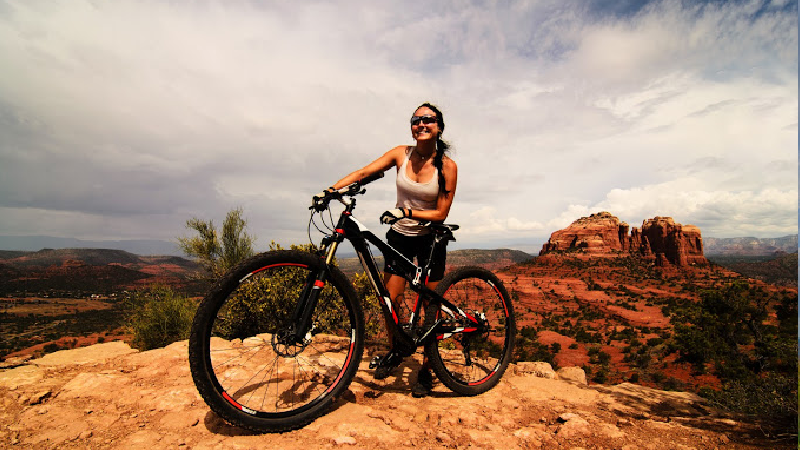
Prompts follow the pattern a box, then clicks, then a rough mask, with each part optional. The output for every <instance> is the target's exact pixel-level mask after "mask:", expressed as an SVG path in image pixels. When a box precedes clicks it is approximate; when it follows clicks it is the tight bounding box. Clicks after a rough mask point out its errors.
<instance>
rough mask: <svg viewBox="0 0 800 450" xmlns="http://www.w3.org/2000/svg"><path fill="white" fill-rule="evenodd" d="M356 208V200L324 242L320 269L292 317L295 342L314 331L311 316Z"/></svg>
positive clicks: (304, 292) (301, 297) (310, 276)
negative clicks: (346, 224)
mask: <svg viewBox="0 0 800 450" xmlns="http://www.w3.org/2000/svg"><path fill="white" fill-rule="evenodd" d="M353 208H355V199H352V203H351V204H349V205H347V206H346V208H345V210H344V211H343V212H342V215H341V216H340V217H339V224H338V225H337V226H336V230H334V232H333V234H331V235H330V236H326V237H325V238H324V239H323V240H322V248H321V249H320V251H321V252H322V253H321V254H320V265H319V266H320V267H319V270H318V271H317V273H316V274H313V273H309V275H308V278H306V283H305V286H304V287H303V292H302V293H301V294H300V298H299V299H298V302H297V307H296V308H295V311H294V315H292V319H293V320H292V327H293V329H291V330H290V332H291V334H292V335H293V338H294V340H295V342H298V343H300V342H303V340H305V336H306V334H308V332H309V331H313V330H312V324H311V316H312V315H313V314H314V310H315V309H316V308H317V303H318V301H319V296H320V294H321V293H322V290H323V289H324V288H325V282H326V280H327V278H328V273H329V271H330V266H331V264H332V263H333V257H334V256H336V249H337V248H338V247H339V244H340V243H342V242H343V241H344V230H343V227H344V223H345V221H346V220H347V218H346V216H348V215H350V214H352V210H353Z"/></svg>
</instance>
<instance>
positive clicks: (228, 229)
mask: <svg viewBox="0 0 800 450" xmlns="http://www.w3.org/2000/svg"><path fill="white" fill-rule="evenodd" d="M242 214H243V210H242V208H241V207H239V208H236V209H234V210H231V211H229V212H228V214H227V215H226V216H225V221H224V222H223V223H222V237H221V238H220V236H219V232H218V231H217V229H216V228H215V227H214V223H213V221H211V220H209V221H208V222H206V221H204V220H201V219H198V218H196V217H194V218H192V219H190V220H187V221H186V228H188V229H190V230H194V231H196V232H197V233H198V236H195V237H191V238H178V244H179V245H180V247H181V250H183V252H184V253H186V254H187V255H189V256H193V257H195V258H198V259H199V260H200V264H202V265H203V268H204V269H205V270H206V272H207V273H208V278H209V279H211V280H215V279H218V278H220V277H221V276H222V275H224V274H225V272H227V271H228V270H229V269H231V268H232V267H234V266H235V265H236V264H238V263H239V262H241V261H243V260H245V259H247V258H249V257H250V256H253V254H254V252H253V241H254V240H255V239H254V238H253V237H252V236H250V235H248V234H247V233H246V232H245V229H246V227H247V221H246V220H245V219H244V218H243V217H242Z"/></svg>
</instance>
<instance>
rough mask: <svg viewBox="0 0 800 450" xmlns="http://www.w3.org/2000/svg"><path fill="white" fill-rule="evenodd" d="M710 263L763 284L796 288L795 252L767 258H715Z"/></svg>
mask: <svg viewBox="0 0 800 450" xmlns="http://www.w3.org/2000/svg"><path fill="white" fill-rule="evenodd" d="M711 262H713V263H715V264H719V265H720V266H723V267H725V268H727V269H730V270H733V271H734V272H738V273H740V274H742V275H744V276H746V277H748V278H755V279H758V280H761V281H764V282H765V283H770V284H777V285H781V286H797V275H798V272H797V252H794V253H788V254H787V253H779V254H778V255H777V256H775V255H773V256H769V257H766V256H717V257H712V258H711Z"/></svg>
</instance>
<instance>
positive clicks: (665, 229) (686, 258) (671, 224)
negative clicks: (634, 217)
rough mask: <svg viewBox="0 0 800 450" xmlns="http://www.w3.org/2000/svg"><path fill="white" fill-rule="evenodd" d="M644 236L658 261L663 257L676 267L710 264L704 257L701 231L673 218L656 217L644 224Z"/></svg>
mask: <svg viewBox="0 0 800 450" xmlns="http://www.w3.org/2000/svg"><path fill="white" fill-rule="evenodd" d="M642 236H644V237H646V239H647V241H648V244H649V245H648V246H649V250H650V252H651V254H652V255H654V256H655V258H656V261H658V258H659V255H663V257H661V258H666V260H667V261H669V262H670V263H672V264H674V265H676V266H687V265H690V264H706V263H707V262H708V261H707V260H706V258H705V257H704V256H703V239H702V237H701V236H700V229H699V228H697V227H696V226H694V225H681V224H679V223H675V221H674V220H672V218H671V217H655V218H653V219H648V220H645V221H644V222H643V223H642ZM659 265H662V264H659Z"/></svg>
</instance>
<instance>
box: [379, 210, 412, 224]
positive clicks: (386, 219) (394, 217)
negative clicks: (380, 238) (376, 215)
mask: <svg viewBox="0 0 800 450" xmlns="http://www.w3.org/2000/svg"><path fill="white" fill-rule="evenodd" d="M406 211H408V210H407V209H405V208H398V209H391V210H389V211H384V212H383V214H381V223H382V224H384V225H391V224H393V223H395V222H397V221H398V220H400V219H404V218H406V217H408V214H407V213H406Z"/></svg>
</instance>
